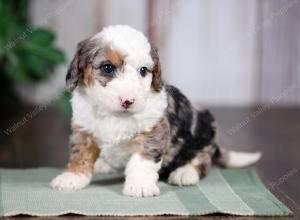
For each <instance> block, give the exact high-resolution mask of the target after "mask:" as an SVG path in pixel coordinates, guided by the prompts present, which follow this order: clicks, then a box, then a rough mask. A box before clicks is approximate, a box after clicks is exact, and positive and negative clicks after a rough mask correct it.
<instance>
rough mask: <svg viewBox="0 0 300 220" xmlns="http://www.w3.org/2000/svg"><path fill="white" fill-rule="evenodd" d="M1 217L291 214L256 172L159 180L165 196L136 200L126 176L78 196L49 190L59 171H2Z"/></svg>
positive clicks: (101, 179)
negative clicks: (187, 181)
mask: <svg viewBox="0 0 300 220" xmlns="http://www.w3.org/2000/svg"><path fill="white" fill-rule="evenodd" d="M0 172H1V173H0V174H1V180H0V184H1V185H0V187H1V191H0V198H1V201H0V215H1V216H12V215H18V214H29V215H34V216H56V215H62V214H67V213H76V214H82V215H89V216H97V215H112V216H129V215H162V214H172V215H204V214H210V213H227V214H234V215H260V216H261V215H263V216H265V215H266V216H271V215H272V216H279V215H280V216H282V215H291V211H290V210H289V209H288V208H287V207H286V206H285V205H283V204H282V203H281V202H280V201H278V200H277V199H276V198H275V197H274V196H273V195H272V194H271V193H270V192H269V191H268V190H267V189H266V188H265V187H264V185H263V184H262V183H261V181H260V180H259V178H258V176H257V175H256V173H255V171H254V170H252V169H240V170H237V169H236V170H218V169H216V170H213V171H212V172H211V173H210V174H209V175H208V176H207V177H206V178H204V179H203V180H201V181H200V183H199V184H198V185H196V186H190V187H177V186H170V185H168V184H166V183H163V182H159V187H160V190H161V195H160V196H158V197H152V198H132V197H126V196H123V195H122V193H121V192H122V186H123V177H122V176H121V175H102V174H98V175H95V176H94V179H93V181H92V183H91V184H90V185H89V186H88V187H87V188H85V189H83V190H81V191H77V192H60V191H55V190H53V189H51V188H50V187H49V186H48V183H49V182H50V180H51V179H52V178H53V177H55V176H56V175H57V174H59V173H60V172H61V170H58V169H50V168H40V169H28V170H13V169H0Z"/></svg>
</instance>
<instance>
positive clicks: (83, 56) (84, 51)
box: [66, 39, 91, 92]
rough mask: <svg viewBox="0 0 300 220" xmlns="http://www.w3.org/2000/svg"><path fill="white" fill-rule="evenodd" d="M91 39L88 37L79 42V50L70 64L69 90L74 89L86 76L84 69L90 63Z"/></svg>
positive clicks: (68, 73)
mask: <svg viewBox="0 0 300 220" xmlns="http://www.w3.org/2000/svg"><path fill="white" fill-rule="evenodd" d="M89 42H90V40H89V39H86V40H83V41H81V42H79V43H78V44H77V50H76V53H75V56H74V58H73V60H72V61H71V64H70V66H69V69H68V72H67V76H66V85H67V88H68V89H69V91H71V92H72V91H73V90H74V89H75V88H76V87H77V86H78V84H80V83H82V80H83V78H84V71H85V69H86V68H87V66H88V64H89V63H90V58H91V52H90V50H91V46H90V45H89Z"/></svg>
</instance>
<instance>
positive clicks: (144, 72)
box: [140, 66, 148, 77]
mask: <svg viewBox="0 0 300 220" xmlns="http://www.w3.org/2000/svg"><path fill="white" fill-rule="evenodd" d="M147 72H148V69H147V67H145V66H143V67H142V68H141V69H140V74H141V76H142V77H145V76H146V75H147Z"/></svg>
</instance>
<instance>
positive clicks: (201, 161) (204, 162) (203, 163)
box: [192, 152, 212, 177]
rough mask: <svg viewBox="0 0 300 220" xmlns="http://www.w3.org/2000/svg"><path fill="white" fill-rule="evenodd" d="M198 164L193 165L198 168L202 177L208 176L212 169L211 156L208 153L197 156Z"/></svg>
mask: <svg viewBox="0 0 300 220" xmlns="http://www.w3.org/2000/svg"><path fill="white" fill-rule="evenodd" d="M196 159H197V164H194V163H192V165H193V166H194V167H195V168H196V170H197V172H198V173H199V175H200V177H204V176H206V174H207V173H208V172H209V170H210V169H211V164H212V161H211V156H210V155H209V154H208V153H206V152H200V153H198V154H197V156H196Z"/></svg>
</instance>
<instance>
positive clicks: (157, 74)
mask: <svg viewBox="0 0 300 220" xmlns="http://www.w3.org/2000/svg"><path fill="white" fill-rule="evenodd" d="M150 56H151V57H152V59H153V61H154V67H153V69H152V75H153V76H152V83H151V87H152V89H153V90H154V91H156V92H158V91H160V90H161V88H162V86H163V82H162V79H161V67H160V62H159V56H158V52H157V50H156V49H155V48H154V47H151V52H150Z"/></svg>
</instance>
